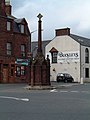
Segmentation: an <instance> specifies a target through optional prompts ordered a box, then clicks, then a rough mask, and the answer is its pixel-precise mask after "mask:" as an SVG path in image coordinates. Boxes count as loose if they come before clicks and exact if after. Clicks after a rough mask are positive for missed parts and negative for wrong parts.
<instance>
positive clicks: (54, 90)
mask: <svg viewBox="0 0 90 120" xmlns="http://www.w3.org/2000/svg"><path fill="white" fill-rule="evenodd" d="M50 92H58V91H57V90H56V89H53V90H50Z"/></svg>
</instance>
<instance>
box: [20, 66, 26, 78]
mask: <svg viewBox="0 0 90 120" xmlns="http://www.w3.org/2000/svg"><path fill="white" fill-rule="evenodd" d="M25 71H26V68H25V66H21V75H22V76H24V75H25Z"/></svg>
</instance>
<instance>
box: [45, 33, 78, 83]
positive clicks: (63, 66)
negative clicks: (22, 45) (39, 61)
mask: <svg viewBox="0 0 90 120" xmlns="http://www.w3.org/2000/svg"><path fill="white" fill-rule="evenodd" d="M52 47H54V48H56V49H57V50H58V51H59V52H73V51H74V52H75V51H79V52H80V44H79V43H78V42H76V41H75V40H73V39H72V38H71V37H70V36H67V35H66V36H57V37H55V38H54V39H53V40H52V41H51V42H50V43H49V44H48V45H47V46H46V54H48V53H49V55H50V52H49V51H50V50H51V49H52ZM50 60H51V55H50ZM54 68H55V71H53V69H54ZM59 72H65V73H69V74H71V75H72V76H73V78H74V81H75V82H80V59H79V61H78V62H69V63H67V62H66V63H64V62H63V63H56V64H52V61H51V81H56V75H57V73H59Z"/></svg>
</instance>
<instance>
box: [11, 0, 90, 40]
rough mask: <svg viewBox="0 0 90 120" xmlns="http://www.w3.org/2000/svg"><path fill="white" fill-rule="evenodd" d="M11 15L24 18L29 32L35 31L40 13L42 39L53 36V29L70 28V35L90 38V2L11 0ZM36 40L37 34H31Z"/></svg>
mask: <svg viewBox="0 0 90 120" xmlns="http://www.w3.org/2000/svg"><path fill="white" fill-rule="evenodd" d="M11 5H12V14H13V15H14V16H16V17H18V18H23V17H24V18H26V20H27V22H28V24H29V28H30V31H31V32H32V31H34V30H37V23H38V22H37V21H38V18H37V15H38V13H41V14H42V15H43V18H42V29H43V39H44V40H50V39H53V38H54V36H55V29H60V28H66V27H69V28H71V33H73V34H76V35H81V36H84V37H87V38H90V0H11ZM32 40H37V32H34V33H33V34H32Z"/></svg>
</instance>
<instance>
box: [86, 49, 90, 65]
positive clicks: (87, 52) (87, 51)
mask: <svg viewBox="0 0 90 120" xmlns="http://www.w3.org/2000/svg"><path fill="white" fill-rule="evenodd" d="M85 63H89V50H88V48H86V49H85Z"/></svg>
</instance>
